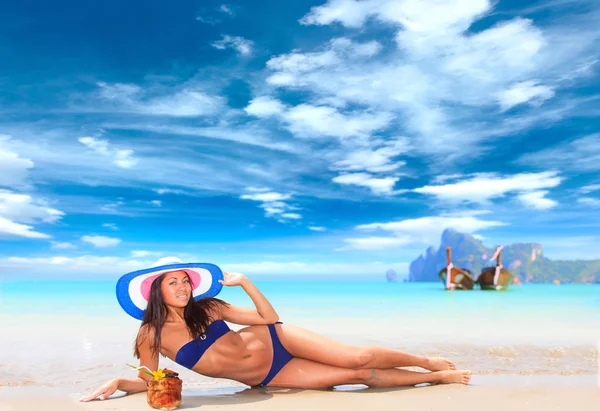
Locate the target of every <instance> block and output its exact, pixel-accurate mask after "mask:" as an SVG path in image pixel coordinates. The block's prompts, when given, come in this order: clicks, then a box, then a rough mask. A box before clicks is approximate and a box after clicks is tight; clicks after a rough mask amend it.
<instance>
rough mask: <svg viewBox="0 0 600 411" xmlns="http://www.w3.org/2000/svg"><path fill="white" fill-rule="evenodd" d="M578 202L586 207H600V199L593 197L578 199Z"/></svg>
mask: <svg viewBox="0 0 600 411" xmlns="http://www.w3.org/2000/svg"><path fill="white" fill-rule="evenodd" d="M577 202H578V203H581V204H585V205H590V206H594V207H598V206H600V199H597V198H593V197H581V198H578V199H577Z"/></svg>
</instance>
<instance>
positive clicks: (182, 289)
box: [160, 271, 192, 307]
mask: <svg viewBox="0 0 600 411" xmlns="http://www.w3.org/2000/svg"><path fill="white" fill-rule="evenodd" d="M160 289H161V292H162V295H163V299H164V300H165V303H166V304H167V305H170V306H173V307H185V306H186V305H187V303H188V301H189V300H190V298H191V297H192V284H191V282H190V277H189V276H188V275H187V273H186V272H185V271H172V272H169V273H166V274H165V278H163V281H162V283H161V285H160Z"/></svg>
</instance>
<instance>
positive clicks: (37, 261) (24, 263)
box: [0, 255, 153, 276]
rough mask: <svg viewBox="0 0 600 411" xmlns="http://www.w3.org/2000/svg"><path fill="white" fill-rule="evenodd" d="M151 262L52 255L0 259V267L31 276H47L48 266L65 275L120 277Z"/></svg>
mask: <svg viewBox="0 0 600 411" xmlns="http://www.w3.org/2000/svg"><path fill="white" fill-rule="evenodd" d="M152 263H153V261H149V260H147V261H144V260H134V259H130V258H123V257H111V256H108V257H100V256H93V255H83V256H78V257H69V256H62V255H54V256H47V257H8V258H5V259H0V267H2V268H9V269H14V268H17V269H26V270H27V272H29V273H31V274H42V275H46V276H47V274H48V269H47V267H48V266H49V265H53V266H60V272H61V273H63V274H67V275H71V274H73V275H77V276H81V274H82V273H85V275H103V276H115V275H122V274H125V273H128V272H131V271H135V270H139V269H142V268H147V267H149V266H150V265H151V264H152Z"/></svg>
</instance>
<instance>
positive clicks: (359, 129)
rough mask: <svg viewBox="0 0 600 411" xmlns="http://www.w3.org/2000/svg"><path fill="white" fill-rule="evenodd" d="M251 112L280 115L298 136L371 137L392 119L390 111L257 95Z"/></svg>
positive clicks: (250, 107)
mask: <svg viewBox="0 0 600 411" xmlns="http://www.w3.org/2000/svg"><path fill="white" fill-rule="evenodd" d="M244 110H245V111H246V112H247V113H248V114H250V115H253V116H256V117H260V118H265V117H273V116H277V117H278V118H279V119H280V120H281V121H283V122H284V123H285V124H286V126H287V128H288V130H290V131H291V132H292V133H294V134H295V135H296V136H297V137H312V138H319V139H322V138H323V137H339V138H349V137H363V138H364V137H368V136H369V135H370V134H371V133H373V132H375V131H377V130H381V129H384V128H385V127H386V126H388V124H389V123H390V122H391V121H392V116H391V115H390V114H389V113H386V112H381V111H380V112H377V113H375V112H368V111H357V110H355V111H352V112H349V113H348V114H345V113H341V112H340V111H339V110H338V109H337V108H335V107H329V106H315V105H311V104H299V105H297V106H293V107H287V106H286V105H284V104H283V103H282V102H281V101H279V100H277V99H274V98H272V97H269V96H262V97H256V98H254V99H253V100H252V101H251V102H250V104H249V105H248V106H247V107H246V108H245V109H244Z"/></svg>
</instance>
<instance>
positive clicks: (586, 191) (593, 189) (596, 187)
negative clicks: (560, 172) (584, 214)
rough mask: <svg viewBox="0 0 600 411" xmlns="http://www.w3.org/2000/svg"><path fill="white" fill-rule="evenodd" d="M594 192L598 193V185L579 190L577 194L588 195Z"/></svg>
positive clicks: (599, 185)
mask: <svg viewBox="0 0 600 411" xmlns="http://www.w3.org/2000/svg"><path fill="white" fill-rule="evenodd" d="M594 191H600V184H589V185H587V186H583V187H581V188H580V189H579V192H580V193H582V194H589V193H591V192H594Z"/></svg>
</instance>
